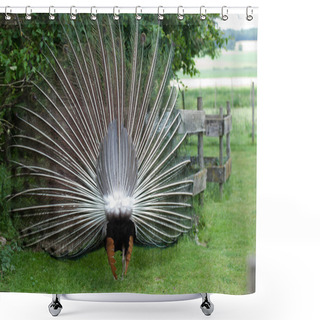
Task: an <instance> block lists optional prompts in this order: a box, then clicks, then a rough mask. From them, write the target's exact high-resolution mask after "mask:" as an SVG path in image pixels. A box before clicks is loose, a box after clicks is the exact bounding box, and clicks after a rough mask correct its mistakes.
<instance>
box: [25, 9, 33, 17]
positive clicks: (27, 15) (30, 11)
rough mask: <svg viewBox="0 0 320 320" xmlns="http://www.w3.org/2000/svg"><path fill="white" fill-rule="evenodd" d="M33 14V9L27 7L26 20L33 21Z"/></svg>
mask: <svg viewBox="0 0 320 320" xmlns="http://www.w3.org/2000/svg"><path fill="white" fill-rule="evenodd" d="M31 13H32V9H31V7H30V6H27V7H26V16H25V18H26V20H31Z"/></svg>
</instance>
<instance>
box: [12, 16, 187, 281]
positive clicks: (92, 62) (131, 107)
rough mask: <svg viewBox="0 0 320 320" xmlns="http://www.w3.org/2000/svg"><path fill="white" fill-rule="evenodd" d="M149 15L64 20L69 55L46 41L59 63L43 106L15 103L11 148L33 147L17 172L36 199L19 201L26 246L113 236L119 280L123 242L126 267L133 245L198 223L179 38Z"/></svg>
mask: <svg viewBox="0 0 320 320" xmlns="http://www.w3.org/2000/svg"><path fill="white" fill-rule="evenodd" d="M124 20H125V23H123V22H122V21H124ZM140 24H141V22H140V21H138V20H135V19H131V18H130V17H128V18H126V19H124V18H123V19H119V20H118V21H114V20H113V19H112V16H109V15H105V16H103V17H98V19H97V20H96V21H90V20H89V19H88V21H87V20H86V19H85V18H82V19H77V21H68V19H61V21H60V27H61V28H62V29H63V34H64V39H63V41H62V44H63V45H62V46H61V50H60V52H62V53H63V55H61V56H59V55H57V54H54V52H56V51H57V50H54V49H55V48H53V47H52V45H49V44H46V48H45V50H44V53H43V54H44V55H45V56H46V57H47V61H48V64H50V67H51V72H50V73H49V74H43V73H41V71H37V72H38V76H39V77H40V78H41V81H36V82H33V83H32V84H33V86H34V89H35V95H34V99H35V104H34V105H22V106H19V107H18V108H19V114H20V116H19V117H20V128H21V130H20V132H19V133H18V134H17V135H16V136H15V140H16V143H15V144H14V146H13V147H14V148H17V149H18V150H21V151H23V153H24V154H25V155H27V156H24V159H25V160H21V161H20V162H16V164H17V166H18V167H19V169H18V174H17V176H19V177H21V178H27V179H29V180H28V181H33V184H32V183H25V184H24V189H23V190H19V191H18V192H17V193H16V194H15V195H13V197H12V198H13V199H16V200H18V199H20V198H21V197H23V198H25V197H28V198H29V199H31V200H30V203H29V204H27V205H18V206H16V207H15V208H14V209H13V211H14V212H15V213H17V214H19V216H21V217H22V224H23V225H24V227H23V230H22V238H24V239H25V243H26V245H28V246H34V245H38V246H41V247H42V248H43V249H44V250H46V251H47V252H49V253H50V254H51V255H52V256H54V257H57V258H76V257H80V256H81V255H83V254H85V253H87V252H89V251H92V250H95V249H97V248H99V247H101V245H104V246H105V248H106V251H107V255H108V261H109V264H110V266H111V270H112V273H113V275H114V277H115V278H117V274H116V268H115V258H114V253H115V251H117V250H121V251H122V263H123V274H126V272H127V268H128V264H129V261H130V258H131V254H132V248H133V244H134V243H135V242H137V243H140V244H142V245H147V246H157V247H165V246H168V245H169V244H171V243H174V242H175V241H176V240H177V239H178V238H179V236H180V235H181V234H183V233H185V232H187V231H189V230H190V228H191V226H192V216H191V211H190V209H189V208H190V206H191V205H190V204H189V203H188V201H186V198H187V197H190V196H191V195H192V194H191V192H190V187H191V186H192V183H193V181H192V180H190V179H188V178H187V174H186V173H185V169H186V166H187V164H188V163H189V160H188V159H184V158H181V157H178V156H177V152H178V149H179V148H180V147H181V145H182V144H183V142H184V140H185V137H186V134H184V135H180V134H178V128H179V126H180V123H181V119H180V115H179V113H178V112H177V110H176V108H175V104H176V100H177V95H178V92H177V88H176V86H175V85H174V84H172V83H171V81H170V70H171V64H172V58H173V46H172V45H170V44H169V42H168V41H167V40H165V39H162V38H161V26H160V24H154V26H155V28H150V32H146V31H145V32H141V31H140V29H141V26H140ZM32 199H33V200H32ZM35 199H36V200H35ZM18 203H25V202H23V201H22V202H21V201H20V202H19V201H18Z"/></svg>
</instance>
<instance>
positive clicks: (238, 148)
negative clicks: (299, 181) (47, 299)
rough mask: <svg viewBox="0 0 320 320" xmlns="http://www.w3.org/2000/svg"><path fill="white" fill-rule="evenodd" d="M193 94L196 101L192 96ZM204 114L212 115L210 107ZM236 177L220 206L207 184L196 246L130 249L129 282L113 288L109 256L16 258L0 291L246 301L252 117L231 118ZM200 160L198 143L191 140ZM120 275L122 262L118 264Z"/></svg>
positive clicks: (212, 150) (238, 113) (208, 147)
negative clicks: (215, 296) (240, 297)
mask: <svg viewBox="0 0 320 320" xmlns="http://www.w3.org/2000/svg"><path fill="white" fill-rule="evenodd" d="M190 94H191V93H190ZM205 110H206V112H214V110H212V108H210V107H207V106H205ZM232 115H233V131H232V133H231V149H232V150H231V154H232V174H231V177H230V179H229V181H228V182H227V183H226V184H225V185H224V193H223V198H222V199H219V190H218V186H217V185H216V184H213V183H208V186H207V189H206V191H205V193H204V206H203V208H200V207H199V206H198V198H197V197H195V198H194V206H195V210H196V212H197V214H198V216H199V219H200V221H199V232H198V236H199V240H200V242H201V243H203V244H204V245H205V246H199V245H197V244H196V243H195V241H194V239H193V236H192V235H190V236H184V237H182V238H181V239H180V240H179V241H178V243H177V244H176V245H174V246H172V247H169V248H166V249H155V248H143V247H138V246H135V247H134V248H133V254H132V260H131V262H130V265H129V269H128V275H127V277H126V278H125V279H123V280H120V281H115V280H114V279H113V277H112V274H111V270H110V268H109V265H108V262H107V255H106V252H105V250H104V249H100V250H98V251H96V252H93V253H90V254H88V255H86V256H84V257H83V258H81V259H79V260H76V261H69V260H65V261H62V260H55V259H53V258H51V257H50V256H49V255H47V254H45V253H43V252H32V251H31V250H23V251H21V252H14V254H13V257H12V264H13V265H14V266H15V271H13V272H7V273H5V274H4V275H3V276H2V278H1V277H0V291H11V292H14V291H16V292H46V293H81V292H137V293H154V294H159V293H164V294H179V293H192V292H219V293H228V294H243V293H247V287H246V278H247V274H246V272H247V269H246V267H247V264H246V260H247V256H248V255H249V254H251V253H254V252H255V221H256V220H255V219H256V214H255V213H256V211H255V207H256V201H255V196H256V195H255V194H256V145H255V144H254V145H253V144H252V143H251V138H250V130H251V121H250V119H251V110H250V108H248V107H241V108H240V107H239V108H234V109H233V110H232ZM217 140H218V139H216V138H209V137H205V139H204V147H205V155H208V156H217V155H218V141H217ZM189 142H190V151H191V153H193V154H195V153H196V144H197V142H196V136H193V137H192V138H191V139H190V141H189ZM116 259H117V270H118V274H120V273H121V272H120V270H121V257H120V253H118V254H117V256H116Z"/></svg>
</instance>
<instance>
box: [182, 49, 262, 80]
mask: <svg viewBox="0 0 320 320" xmlns="http://www.w3.org/2000/svg"><path fill="white" fill-rule="evenodd" d="M196 68H197V69H198V70H199V71H200V75H198V76H197V77H199V78H221V77H256V76H257V51H227V52H226V51H223V52H222V53H221V55H220V56H219V57H218V58H217V59H215V60H212V59H211V58H210V57H207V56H206V57H203V58H197V59H196ZM178 77H179V78H180V79H185V78H190V77H189V76H186V75H184V74H183V73H182V72H179V73H178Z"/></svg>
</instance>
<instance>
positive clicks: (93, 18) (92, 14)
mask: <svg viewBox="0 0 320 320" xmlns="http://www.w3.org/2000/svg"><path fill="white" fill-rule="evenodd" d="M93 9H94V10H95V13H93ZM90 19H91V20H92V21H95V20H97V9H96V7H94V6H93V7H91V9H90Z"/></svg>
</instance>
